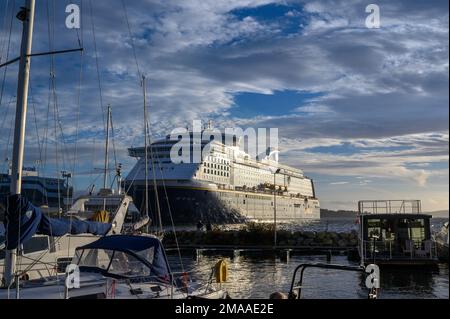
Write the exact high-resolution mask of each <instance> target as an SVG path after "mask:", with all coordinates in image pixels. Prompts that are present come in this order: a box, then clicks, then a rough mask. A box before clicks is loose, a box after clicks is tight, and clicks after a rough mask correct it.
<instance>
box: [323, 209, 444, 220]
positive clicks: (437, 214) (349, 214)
mask: <svg viewBox="0 0 450 319" xmlns="http://www.w3.org/2000/svg"><path fill="white" fill-rule="evenodd" d="M357 214H358V212H356V211H351V210H337V211H336V210H331V209H325V208H321V209H320V218H343V219H354V218H356V216H357ZM425 214H429V215H432V216H433V217H434V218H449V212H448V210H438V211H434V212H426V213H425Z"/></svg>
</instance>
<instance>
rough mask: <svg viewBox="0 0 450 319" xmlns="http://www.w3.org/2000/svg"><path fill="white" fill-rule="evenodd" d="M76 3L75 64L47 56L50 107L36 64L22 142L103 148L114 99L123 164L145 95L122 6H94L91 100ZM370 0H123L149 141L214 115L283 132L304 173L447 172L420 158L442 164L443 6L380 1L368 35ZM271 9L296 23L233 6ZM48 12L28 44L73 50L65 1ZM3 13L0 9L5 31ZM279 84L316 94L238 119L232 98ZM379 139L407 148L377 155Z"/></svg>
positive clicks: (86, 32) (413, 177)
mask: <svg viewBox="0 0 450 319" xmlns="http://www.w3.org/2000/svg"><path fill="white" fill-rule="evenodd" d="M74 2H75V3H76V2H77V1H75V0H74ZM78 2H79V1H78ZM84 4H85V5H84V8H83V29H82V30H80V35H82V40H83V46H84V49H85V53H84V56H83V60H81V59H80V56H79V55H78V54H69V55H61V56H57V57H55V60H54V61H55V81H56V96H57V103H56V104H57V105H56V104H55V103H54V102H55V101H54V100H53V99H50V101H49V96H50V97H51V90H50V91H49V72H50V68H49V67H50V63H49V62H50V59H49V58H48V57H45V58H33V59H32V64H31V85H32V96H33V100H34V102H35V103H34V104H35V111H36V112H35V113H36V116H35V115H34V113H31V114H30V116H29V125H28V131H27V137H28V141H29V144H28V145H36V142H37V141H38V138H37V135H39V139H40V140H41V142H42V140H43V139H44V137H45V136H47V138H48V140H49V144H55V141H57V142H58V144H59V147H60V148H61V147H62V146H63V145H64V144H69V145H65V146H64V147H66V149H67V150H68V152H69V153H70V154H68V155H67V158H72V157H73V155H74V152H75V145H74V141H75V139H76V138H77V136H78V146H79V147H77V156H79V157H81V158H84V159H87V158H90V157H92V154H93V151H94V150H96V154H101V150H102V148H103V147H104V146H103V139H104V137H103V136H104V126H103V123H104V121H103V118H104V114H102V112H104V109H105V107H106V105H107V104H111V105H112V108H113V120H114V129H115V142H116V147H117V150H118V151H117V154H118V157H119V159H118V160H119V161H121V162H123V163H124V164H126V165H125V167H127V168H128V169H130V168H131V166H132V165H133V164H134V161H133V160H132V159H129V158H128V157H127V154H126V148H127V147H129V146H132V145H134V146H136V145H139V144H140V143H142V140H143V137H142V136H143V134H142V132H143V123H142V121H143V120H142V113H143V96H142V87H141V86H140V79H138V77H137V71H136V62H135V60H134V55H133V52H132V49H131V44H132V41H131V39H130V36H129V34H128V28H127V24H126V21H125V16H124V13H123V8H122V6H121V3H120V1H95V2H94V1H93V5H94V8H93V14H94V20H93V22H94V24H95V31H96V43H95V44H96V46H97V48H98V54H99V67H100V69H99V72H100V80H101V81H100V82H101V86H102V92H103V105H102V106H101V105H100V102H99V88H98V79H97V70H96V63H95V59H94V56H95V54H94V42H93V37H92V25H91V18H90V14H89V6H88V4H87V2H85V3H84ZM366 4H367V3H365V2H363V1H355V0H352V1H270V0H233V1H181V0H180V1H162V0H136V1H132V3H131V2H127V9H128V16H129V18H130V21H129V22H130V28H131V31H132V34H133V38H134V42H135V44H136V55H137V60H138V63H139V66H140V69H141V71H142V73H144V74H145V75H146V76H147V79H148V99H149V105H150V119H151V132H152V134H153V136H155V137H157V136H164V135H165V134H166V133H168V132H170V131H171V130H172V129H173V128H174V127H178V126H185V125H186V124H189V123H191V121H192V120H193V119H199V118H200V119H203V120H207V119H209V118H212V119H214V120H215V122H216V123H217V125H216V126H219V127H224V125H227V126H230V125H232V126H234V125H239V126H243V127H246V126H254V127H278V128H280V130H279V132H280V135H281V141H282V143H280V145H281V146H282V147H283V150H284V154H285V155H283V156H284V157H283V160H285V161H286V162H288V163H290V164H292V165H295V166H297V167H300V168H302V169H304V170H305V171H306V172H307V173H310V174H329V175H330V176H336V175H339V176H344V175H350V176H363V177H364V178H365V179H372V177H374V183H375V182H378V178H387V179H390V180H393V181H394V180H395V181H400V182H402V181H405V180H408V181H413V182H414V183H415V184H417V185H422V186H423V185H426V184H427V181H429V180H430V179H432V180H433V181H434V180H435V179H436V178H439V177H438V176H436V175H437V174H443V175H444V176H448V169H447V170H441V171H439V173H437V170H433V169H432V168H430V167H427V166H425V165H427V164H429V163H445V162H448V102H449V101H448V70H449V68H448V2H447V1H433V2H432V3H429V2H421V1H414V2H411V1H396V2H392V1H379V2H377V4H379V6H380V8H381V19H382V20H381V22H382V27H381V29H377V30H369V29H367V28H365V25H364V21H365V18H366V15H367V14H366V13H365V6H366ZM267 5H269V6H270V5H273V6H275V5H277V6H284V7H286V11H285V13H283V14H282V15H286V18H285V19H287V18H289V19H294V18H295V19H298V24H299V26H298V30H296V32H289V33H286V32H283V28H282V27H281V26H280V25H279V22H277V21H275V20H273V19H268V18H264V17H261V16H256V15H255V16H253V15H252V14H251V13H249V14H246V15H244V16H239V15H236V14H235V12H236V10H242V9H249V8H252V9H254V10H258V8H261V7H262V6H267ZM10 9H11V10H10V11H11V13H12V8H11V7H10ZM8 12H9V11H8ZM50 14H51V16H52V15H53V14H54V15H55V23H54V25H52V23H50V24H49V23H47V21H46V20H47V8H46V7H45V6H42V5H38V6H37V17H36V32H35V41H34V48H33V51H35V52H42V51H47V50H48V49H49V46H50V44H53V45H54V46H55V48H58V49H59V48H72V47H77V46H78V40H77V35H76V33H75V32H73V30H67V29H66V28H65V27H64V19H65V14H64V4H63V2H57V4H56V12H53V11H52V9H51V8H50ZM7 16H11V15H10V14H8V15H7ZM1 19H3V15H2V17H0V26H3V25H5V23H4V22H5V21H3V20H1ZM300 25H301V27H300ZM13 26H14V28H13V36H12V39H13V42H12V46H11V50H10V56H15V55H17V52H18V47H19V41H20V24H19V23H18V21H14V23H13ZM48 26H50V27H51V28H53V27H54V31H55V39H54V40H50V39H49V38H48ZM0 35H2V34H0ZM0 49H1V48H0ZM0 53H1V54H2V56H4V50H3V51H2V52H0ZM80 63H82V64H83V72H82V74H81V76H82V86H81V94H80V101H81V104H80V109H79V112H78V102H77V101H78V83H79V79H80ZM0 75H2V72H0ZM0 79H1V77H0ZM16 79H17V66H16V65H15V66H10V67H9V68H8V71H7V82H6V86H5V88H6V90H5V94H4V97H3V103H2V105H1V107H0V120H1V119H5V122H6V123H8V124H9V125H5V126H3V127H0V150H1V151H3V150H4V149H5V144H7V142H8V135H9V131H10V124H11V123H12V122H13V121H12V119H13V117H12V115H13V113H14V112H13V105H10V106H9V107H8V108H7V107H6V106H7V105H8V103H9V101H10V100H13V99H14V95H15V94H16V93H15V91H16V83H15V81H16ZM285 90H290V91H296V92H310V93H320V97H318V98H315V99H314V100H311V101H307V102H305V103H304V104H303V105H298V106H297V107H296V108H294V109H293V110H292V111H291V112H287V113H286V114H285V115H282V116H269V115H267V114H264V113H261V114H260V115H259V116H258V117H256V118H243V117H238V116H236V115H235V114H234V110H235V109H236V108H239V105H235V96H236V94H238V93H241V92H251V93H262V94H274V95H276V94H277V92H279V91H285ZM55 105H56V106H55ZM55 110H57V111H58V115H59V116H58V117H57V118H54V112H55ZM7 112H8V115H7V114H6V113H7ZM78 114H79V122H78ZM34 122H36V124H37V125H35V124H34ZM58 122H59V123H60V127H61V128H62V131H63V133H64V134H62V133H61V129H58V125H57V129H56V130H55V129H54V127H55V125H54V124H55V123H57V124H58ZM77 122H78V123H79V125H78V128H77V125H76V123H77ZM0 123H1V122H0ZM36 126H37V130H36ZM36 131H37V132H38V134H36V133H37V132H36ZM77 132H78V135H77ZM63 135H64V137H63ZM345 143H350V144H351V145H352V146H353V147H354V148H356V149H357V152H356V154H351V155H343V154H320V153H315V152H311V151H308V150H307V149H308V148H313V147H317V146H322V147H327V146H340V145H343V144H345ZM446 143H447V145H446ZM44 144H45V143H42V145H44ZM386 146H393V147H401V146H405V147H407V149H402V150H400V151H392V150H389V149H385V151H383V150H380V149H374V148H383V147H386ZM53 151H54V149H52V150H51V151H49V152H48V154H49V155H48V156H49V159H48V162H49V163H55V159H53V160H52V159H51V157H52V155H51V154H53ZM2 153H3V152H2ZM38 153H39V152H38V151H37V150H36V149H30V150H29V151H28V152H27V158H29V160H30V161H32V160H34V159H36V158H37V157H38V156H37V154H38ZM411 163H415V165H416V166H415V167H411V166H410V164H411ZM67 165H68V164H67ZM419 165H422V167H419ZM88 166H89V162H88V161H87V160H86V161H84V160H83V161H80V167H79V168H78V170H80V171H81V170H83V171H86V170H87V168H88ZM91 166H92V165H91ZM51 169H52V170H53V171H55V169H53V168H51ZM375 179H376V180H375ZM372 184H373V183H372ZM429 184H431V183H428V186H429Z"/></svg>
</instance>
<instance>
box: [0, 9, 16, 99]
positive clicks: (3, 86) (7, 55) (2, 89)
mask: <svg viewBox="0 0 450 319" xmlns="http://www.w3.org/2000/svg"><path fill="white" fill-rule="evenodd" d="M14 10H15V2H13V5H12V13H13V14H12V15H11V21H10V23H9V35H8V42H7V48H6V60H8V58H9V50H10V48H11V35H12V30H13V21H14V18H13V17H14ZM7 70H8V66H6V67H5V70H4V71H3V79H2V88H1V92H0V107H1V106H2V101H3V93H4V90H5V83H6V73H7Z"/></svg>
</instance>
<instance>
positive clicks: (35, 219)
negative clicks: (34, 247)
mask: <svg viewBox="0 0 450 319" xmlns="http://www.w3.org/2000/svg"><path fill="white" fill-rule="evenodd" d="M5 207H6V214H5V229H6V249H9V250H12V249H16V248H17V247H18V246H19V243H21V244H23V243H25V242H26V241H28V240H30V239H31V238H32V237H33V235H34V234H39V235H48V236H53V237H60V236H63V235H66V234H72V235H79V234H93V235H98V236H104V235H106V234H107V233H108V232H109V231H110V229H111V227H112V225H111V224H106V223H98V222H87V221H82V220H64V219H52V218H48V217H47V216H45V215H44V214H42V211H41V210H40V209H39V208H37V207H35V206H34V205H33V204H32V203H31V202H29V201H28V200H27V199H26V198H25V197H24V196H21V195H13V196H9V197H8V198H7V199H6V203H5Z"/></svg>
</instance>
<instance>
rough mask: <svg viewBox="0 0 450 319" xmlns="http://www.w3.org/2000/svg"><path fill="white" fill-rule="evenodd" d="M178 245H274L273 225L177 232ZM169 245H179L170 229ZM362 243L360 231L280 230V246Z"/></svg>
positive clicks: (250, 225)
mask: <svg viewBox="0 0 450 319" xmlns="http://www.w3.org/2000/svg"><path fill="white" fill-rule="evenodd" d="M176 236H177V240H178V245H180V246H190V247H196V246H197V247H202V246H205V245H208V246H225V245H226V246H235V247H240V246H270V245H272V246H273V245H274V228H273V225H272V224H248V225H245V226H244V227H242V228H240V229H235V230H224V229H220V228H213V229H212V230H210V231H177V232H176ZM163 243H164V245H165V246H171V247H173V246H175V245H176V242H175V235H174V234H173V233H172V232H168V233H166V234H165V236H164V241H163ZM357 245H358V234H357V232H356V231H354V230H352V231H348V232H334V231H319V232H314V231H290V230H279V231H277V246H289V247H311V248H313V247H330V248H342V249H347V248H355V247H356V246H357Z"/></svg>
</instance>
